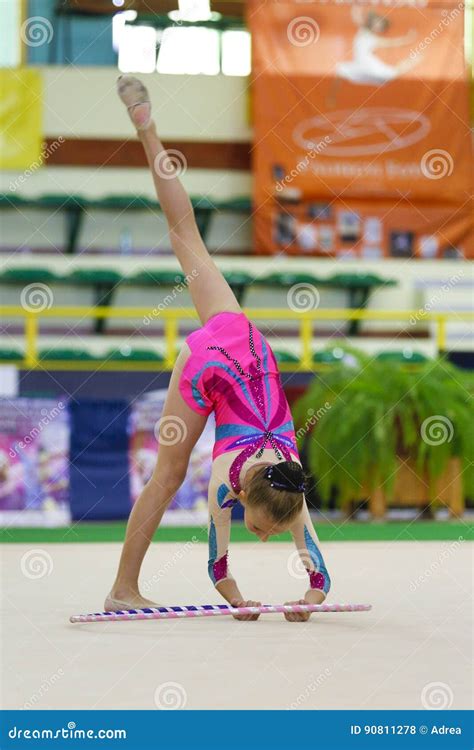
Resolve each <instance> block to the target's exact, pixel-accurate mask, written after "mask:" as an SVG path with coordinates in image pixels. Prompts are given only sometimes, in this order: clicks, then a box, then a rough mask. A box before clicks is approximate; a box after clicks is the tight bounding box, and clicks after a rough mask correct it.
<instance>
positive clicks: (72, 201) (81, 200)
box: [28, 193, 87, 208]
mask: <svg viewBox="0 0 474 750" xmlns="http://www.w3.org/2000/svg"><path fill="white" fill-rule="evenodd" d="M28 203H29V204H30V205H32V206H33V205H36V206H38V208H84V207H85V206H86V205H87V200H86V198H85V197H84V196H83V195H68V194H67V193H48V194H47V195H41V196H39V197H38V198H35V199H30V200H29V201H28Z"/></svg>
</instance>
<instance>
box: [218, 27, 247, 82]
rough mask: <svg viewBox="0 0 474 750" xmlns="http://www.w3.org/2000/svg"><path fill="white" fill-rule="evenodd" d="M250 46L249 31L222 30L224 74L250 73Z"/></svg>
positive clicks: (244, 74)
mask: <svg viewBox="0 0 474 750" xmlns="http://www.w3.org/2000/svg"><path fill="white" fill-rule="evenodd" d="M250 46H251V45H250V34H249V33H248V31H223V32H222V72H223V73H224V75H226V76H248V75H250V69H251V54H250Z"/></svg>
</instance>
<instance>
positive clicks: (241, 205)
mask: <svg viewBox="0 0 474 750" xmlns="http://www.w3.org/2000/svg"><path fill="white" fill-rule="evenodd" d="M217 208H218V209H219V211H236V212H239V213H240V212H242V213H247V212H250V211H251V210H252V199H251V198H247V197H245V196H241V197H239V198H234V199H232V200H225V201H220V202H219V203H218V204H217Z"/></svg>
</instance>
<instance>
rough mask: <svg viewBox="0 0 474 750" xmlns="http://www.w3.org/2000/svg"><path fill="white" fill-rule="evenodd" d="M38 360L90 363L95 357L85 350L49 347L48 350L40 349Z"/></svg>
mask: <svg viewBox="0 0 474 750" xmlns="http://www.w3.org/2000/svg"><path fill="white" fill-rule="evenodd" d="M39 359H41V360H60V361H68V360H73V361H75V362H92V361H96V360H97V357H94V355H93V354H91V353H90V352H88V351H86V350H85V349H62V348H59V347H58V348H54V347H51V348H49V349H41V350H40V352H39Z"/></svg>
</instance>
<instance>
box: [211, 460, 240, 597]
mask: <svg viewBox="0 0 474 750" xmlns="http://www.w3.org/2000/svg"><path fill="white" fill-rule="evenodd" d="M229 493H230V490H229V488H228V487H227V486H226V484H225V483H224V482H222V481H221V480H220V479H219V477H218V476H217V475H216V473H215V471H213V474H212V476H211V481H210V482H209V494H208V505H209V525H208V532H209V561H208V565H207V570H208V573H209V578H210V579H211V581H212V582H213V584H214V586H215V587H216V589H217V590H218V592H219V593H220V594H221V595H222V596H223V597H224V599H226V600H227V601H228V602H229V603H230V602H231V601H232V600H234V599H238V600H241V599H242V594H241V593H240V591H239V588H238V586H237V584H236V582H235V580H234V578H233V577H232V575H231V573H230V570H229V563H228V556H229V541H230V526H231V519H232V504H231V502H230V494H229Z"/></svg>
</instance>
